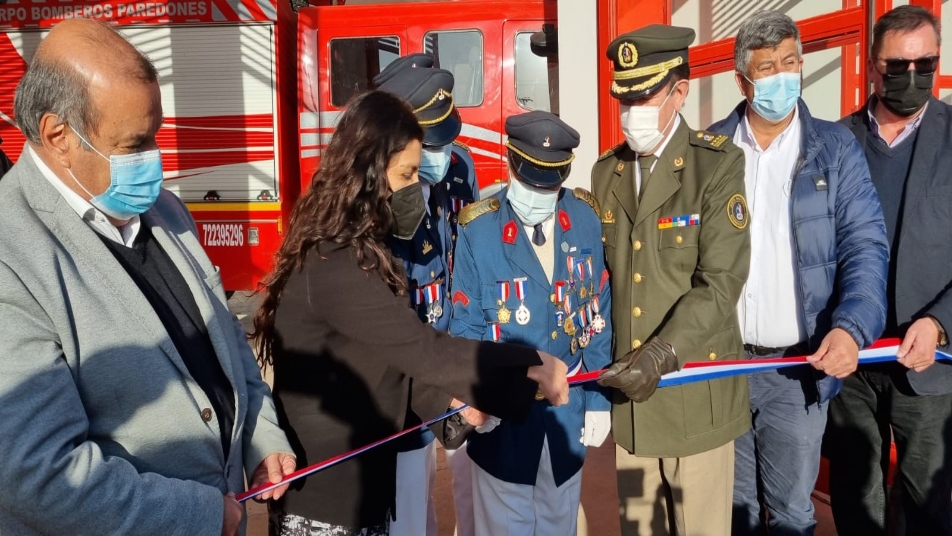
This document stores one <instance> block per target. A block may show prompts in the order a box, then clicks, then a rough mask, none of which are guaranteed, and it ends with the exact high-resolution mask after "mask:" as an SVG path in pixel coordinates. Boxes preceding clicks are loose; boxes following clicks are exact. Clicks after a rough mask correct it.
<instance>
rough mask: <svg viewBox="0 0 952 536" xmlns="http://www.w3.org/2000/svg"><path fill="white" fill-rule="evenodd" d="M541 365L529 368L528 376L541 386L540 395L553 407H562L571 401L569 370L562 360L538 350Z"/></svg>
mask: <svg viewBox="0 0 952 536" xmlns="http://www.w3.org/2000/svg"><path fill="white" fill-rule="evenodd" d="M538 352H539V357H540V358H541V359H542V364H541V365H536V366H533V367H529V371H528V372H527V373H526V376H528V377H529V379H530V380H533V381H535V382H536V383H538V384H539V394H541V395H542V398H545V399H546V400H548V401H549V403H551V404H552V405H553V406H561V405H562V404H565V403H567V402H568V401H569V382H568V380H567V379H566V374H568V371H569V368H568V366H566V364H565V363H563V362H562V360H561V359H558V358H556V357H554V356H552V355H549V354H547V353H545V352H543V351H542V350H538Z"/></svg>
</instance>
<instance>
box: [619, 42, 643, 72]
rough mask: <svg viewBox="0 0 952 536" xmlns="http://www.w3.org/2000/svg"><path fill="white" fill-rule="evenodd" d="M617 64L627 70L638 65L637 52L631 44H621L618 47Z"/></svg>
mask: <svg viewBox="0 0 952 536" xmlns="http://www.w3.org/2000/svg"><path fill="white" fill-rule="evenodd" d="M618 64H619V65H621V66H622V67H624V68H625V69H629V68H631V67H634V66H635V65H637V64H638V50H637V49H636V48H635V45H633V44H631V43H622V44H621V46H620V47H618Z"/></svg>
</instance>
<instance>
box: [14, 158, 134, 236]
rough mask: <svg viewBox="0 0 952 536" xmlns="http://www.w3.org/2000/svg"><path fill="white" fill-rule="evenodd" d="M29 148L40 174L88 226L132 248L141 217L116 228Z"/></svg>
mask: <svg viewBox="0 0 952 536" xmlns="http://www.w3.org/2000/svg"><path fill="white" fill-rule="evenodd" d="M27 148H28V150H29V151H30V157H31V158H33V161H34V162H36V167H38V168H40V173H42V174H43V176H44V177H46V180H48V181H49V182H50V184H52V185H53V188H56V191H57V192H59V193H60V195H62V196H63V199H65V200H66V203H67V204H69V206H70V207H72V208H73V210H75V211H76V214H78V215H79V217H80V218H82V220H83V221H85V222H86V224H87V225H89V226H90V227H92V228H93V230H94V231H96V232H97V233H99V234H101V235H102V236H105V237H106V238H108V239H109V240H112V241H113V242H118V243H119V244H123V245H125V246H126V247H132V243H133V242H135V239H136V236H137V235H138V234H139V226H140V221H139V216H133V217H132V219H131V220H129V221H128V222H126V223H125V225H122V226H121V227H116V226H115V225H113V224H112V222H110V221H109V219H107V218H106V215H105V214H103V213H102V211H100V210H99V209H98V208H96V207H94V206H92V204H90V202H89V201H86V200H85V199H83V198H82V197H80V196H79V194H77V193H76V192H74V191H73V190H71V189H70V188H69V187H68V186H66V185H65V184H63V181H61V180H60V178H59V177H57V176H56V173H53V170H52V169H50V168H49V166H47V165H46V163H45V162H43V160H41V159H40V157H39V156H37V154H36V152H34V151H33V148H32V147H30V146H29V145H28V146H27Z"/></svg>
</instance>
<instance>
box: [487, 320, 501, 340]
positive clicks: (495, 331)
mask: <svg viewBox="0 0 952 536" xmlns="http://www.w3.org/2000/svg"><path fill="white" fill-rule="evenodd" d="M489 334H490V335H492V338H493V342H498V341H499V338H500V337H502V328H500V327H499V324H498V323H497V322H490V323H489Z"/></svg>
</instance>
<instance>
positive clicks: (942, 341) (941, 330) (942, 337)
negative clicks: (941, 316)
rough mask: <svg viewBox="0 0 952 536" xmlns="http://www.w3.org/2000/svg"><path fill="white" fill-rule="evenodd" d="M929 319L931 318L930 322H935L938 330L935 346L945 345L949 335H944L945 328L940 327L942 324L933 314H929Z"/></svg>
mask: <svg viewBox="0 0 952 536" xmlns="http://www.w3.org/2000/svg"><path fill="white" fill-rule="evenodd" d="M929 319H930V320H932V323H933V324H935V328H936V329H937V330H939V340H938V341H936V344H935V345H936V346H945V345H947V344H949V336H948V335H946V333H945V329H944V328H943V327H942V324H940V323H939V321H938V320H936V318H935V317H934V316H931V315H930V316H929Z"/></svg>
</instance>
